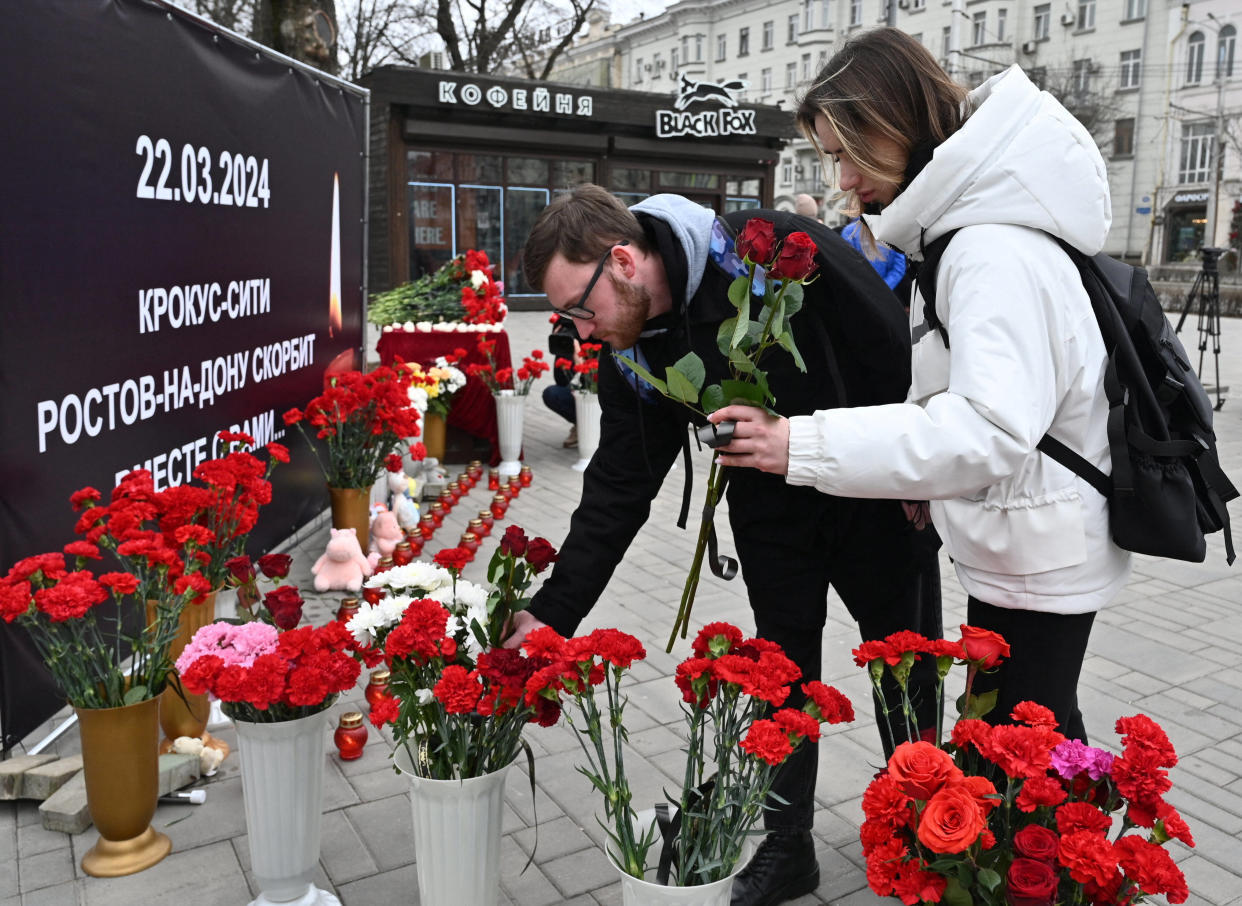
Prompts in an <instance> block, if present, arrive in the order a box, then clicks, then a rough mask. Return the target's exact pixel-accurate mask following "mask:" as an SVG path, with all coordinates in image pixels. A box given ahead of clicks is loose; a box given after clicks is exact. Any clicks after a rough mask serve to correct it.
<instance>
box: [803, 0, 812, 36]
mask: <svg viewBox="0 0 1242 906" xmlns="http://www.w3.org/2000/svg"><path fill="white" fill-rule="evenodd" d="M812 3H813V0H803V4H802V30H803V31H810V30H811V29H812V28H814V27H815V15H814V12H813V7H812V5H811V4H812Z"/></svg>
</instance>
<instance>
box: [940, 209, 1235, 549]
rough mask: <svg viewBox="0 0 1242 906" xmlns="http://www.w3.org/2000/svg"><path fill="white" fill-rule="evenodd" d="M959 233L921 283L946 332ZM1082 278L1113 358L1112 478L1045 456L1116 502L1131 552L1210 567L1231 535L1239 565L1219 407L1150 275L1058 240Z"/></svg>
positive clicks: (1117, 527)
mask: <svg viewBox="0 0 1242 906" xmlns="http://www.w3.org/2000/svg"><path fill="white" fill-rule="evenodd" d="M956 233H957V230H952V231H950V232H948V233H946V234H945V235H943V236H940V237H938V238H937V239H936V240H935V241H934V242H932V243H930V244H928V245H926V246H925V247H923V249H922V251H923V263H922V264H921V265H920V267H919V271H918V276H917V277H916V281H917V283H918V287H919V293H920V294H921V295H922V297H923V306H924V307H923V314H924V318H925V319H926V320H927V324H928V326H929V327H930V328H932V329H934V330H937V331H939V333H940V337H941V339H942V340H943V341H944V345H945V348H948V346H949V333H948V331H947V330H946V329H945V326H944V324H942V323H941V322H940V319H939V318H937V317H936V269H937V267H938V266H939V264H940V258H941V256H942V255H943V254H944V250H945V248H946V247H947V246H948V244H949V242H950V241H951V240H952V239H953V236H954V234H956ZM1052 238H1054V239H1056V241H1057V244H1058V245H1060V246H1061V248H1062V249H1063V250H1064V251H1065V253H1066V254H1067V255H1069V257H1070V260H1071V261H1073V262H1074V265H1075V266H1076V267H1077V268H1078V272H1079V274H1080V275H1081V276H1082V283H1083V288H1084V289H1086V291H1087V295H1088V296H1089V297H1090V298H1091V307H1092V308H1093V309H1094V310H1095V320H1096V322H1097V323H1098V324H1099V327H1100V334H1101V336H1102V337H1103V339H1104V348H1105V349H1106V350H1107V352H1108V365H1107V368H1106V370H1105V374H1104V391H1105V393H1106V394H1107V396H1108V407H1109V412H1108V446H1109V452H1110V453H1111V455H1112V461H1113V474H1112V477H1111V478H1110V477H1109V476H1107V475H1105V474H1104V473H1103V472H1101V471H1100V470H1099V469H1097V468H1096V467H1095V466H1093V465H1092V464H1091V463H1089V462H1087V460H1085V459H1083V457H1082V456H1080V455H1079V454H1078V453H1076V452H1075V451H1073V450H1071V449H1070V448H1069V447H1067V446H1065V444H1063V443H1061V442H1060V441H1059V440H1057V439H1056V438H1054V437H1052V436H1051V435H1049V434H1045V435H1044V436H1043V437H1042V438H1041V439H1040V441H1039V443H1038V444H1037V445H1036V446H1037V449H1039V450H1040V451H1041V452H1043V453H1045V454H1046V455H1048V456H1050V457H1052V458H1053V459H1054V460H1056V461H1057V462H1059V463H1060V464H1061V465H1063V466H1065V467H1066V468H1067V469H1070V470H1071V471H1073V472H1074V473H1076V474H1077V475H1079V476H1080V477H1081V478H1083V479H1084V480H1085V481H1087V482H1089V483H1090V484H1091V486H1092V487H1094V488H1095V489H1096V490H1097V491H1099V492H1100V493H1101V494H1103V495H1104V496H1105V497H1107V498H1108V513H1109V528H1110V530H1111V532H1112V536H1113V541H1115V542H1116V543H1117V546H1118V547H1120V548H1123V549H1124V550H1128V551H1134V552H1135V553H1140V554H1151V555H1154V556H1157V557H1171V558H1173V559H1175V560H1189V561H1192V562H1194V563H1202V562H1203V559H1204V557H1205V556H1206V555H1207V543H1206V541H1205V540H1204V537H1203V536H1204V535H1205V534H1211V533H1212V532H1216V531H1220V530H1221V529H1223V530H1224V532H1225V558H1226V560H1227V561H1228V562H1229V564H1230V565H1232V564H1233V560H1234V553H1233V537H1232V535H1231V534H1230V531H1229V511H1228V510H1227V509H1226V508H1225V503H1226V502H1228V501H1230V500H1233V499H1234V498H1235V497H1237V496H1238V492H1237V489H1235V488H1234V486H1233V484H1232V483H1231V482H1230V481H1229V478H1228V477H1227V476H1226V475H1225V473H1224V471H1222V469H1221V467H1220V461H1219V459H1218V457H1217V454H1216V435H1215V434H1214V433H1213V431H1212V404H1211V402H1210V401H1209V399H1208V395H1207V393H1206V392H1205V391H1204V389H1203V385H1202V384H1200V383H1199V378H1198V377H1197V376H1196V375H1195V373H1194V371H1192V370H1191V367H1190V362H1189V360H1188V358H1187V356H1186V350H1185V349H1184V348H1183V347H1182V344H1181V341H1180V340H1178V338H1177V335H1176V334H1175V333H1174V332H1173V328H1172V327H1171V326H1170V324H1169V319H1168V318H1167V317H1165V314H1164V311H1163V310H1162V309H1161V308H1160V302H1159V300H1158V299H1157V298H1156V293H1155V290H1153V289H1152V286H1151V283H1150V282H1149V281H1148V279H1147V271H1145V270H1144V269H1143V268H1141V267H1132V266H1130V265H1128V264H1126V263H1124V262H1122V261H1118V260H1116V259H1115V258H1110V257H1109V256H1107V255H1104V254H1099V255H1095V256H1089V255H1085V254H1083V253H1082V252H1080V251H1078V250H1077V249H1076V248H1074V247H1073V246H1071V245H1069V244H1068V243H1066V242H1063V241H1062V240H1061V239H1059V238H1057V237H1055V236H1054V237H1052Z"/></svg>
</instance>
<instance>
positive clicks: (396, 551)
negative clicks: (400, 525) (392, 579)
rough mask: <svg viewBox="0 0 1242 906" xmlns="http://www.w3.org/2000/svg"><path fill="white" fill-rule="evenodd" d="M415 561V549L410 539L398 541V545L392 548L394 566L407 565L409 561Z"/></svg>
mask: <svg viewBox="0 0 1242 906" xmlns="http://www.w3.org/2000/svg"><path fill="white" fill-rule="evenodd" d="M413 562H414V549H413V548H412V547H411V546H410V542H408V541H398V542H397V546H396V547H394V548H393V550H392V563H393V566H405V565H406V564H407V563H413Z"/></svg>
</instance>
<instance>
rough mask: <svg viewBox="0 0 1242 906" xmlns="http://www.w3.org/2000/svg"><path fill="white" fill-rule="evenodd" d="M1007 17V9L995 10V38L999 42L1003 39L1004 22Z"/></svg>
mask: <svg viewBox="0 0 1242 906" xmlns="http://www.w3.org/2000/svg"><path fill="white" fill-rule="evenodd" d="M1008 18H1009V10H1007V9H998V10H997V11H996V40H997V42H998V43H999V42H1001V41H1004V40H1005V22H1006V20H1007V19H1008Z"/></svg>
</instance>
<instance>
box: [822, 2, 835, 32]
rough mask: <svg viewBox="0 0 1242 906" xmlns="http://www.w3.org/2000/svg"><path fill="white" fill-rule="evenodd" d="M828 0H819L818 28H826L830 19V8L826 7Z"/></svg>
mask: <svg viewBox="0 0 1242 906" xmlns="http://www.w3.org/2000/svg"><path fill="white" fill-rule="evenodd" d="M828 2H829V0H819V25H820V28H827V27H828V24H829V23H830V22H831V21H832V19H831V18H830V14H831V10H829V9H828Z"/></svg>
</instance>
